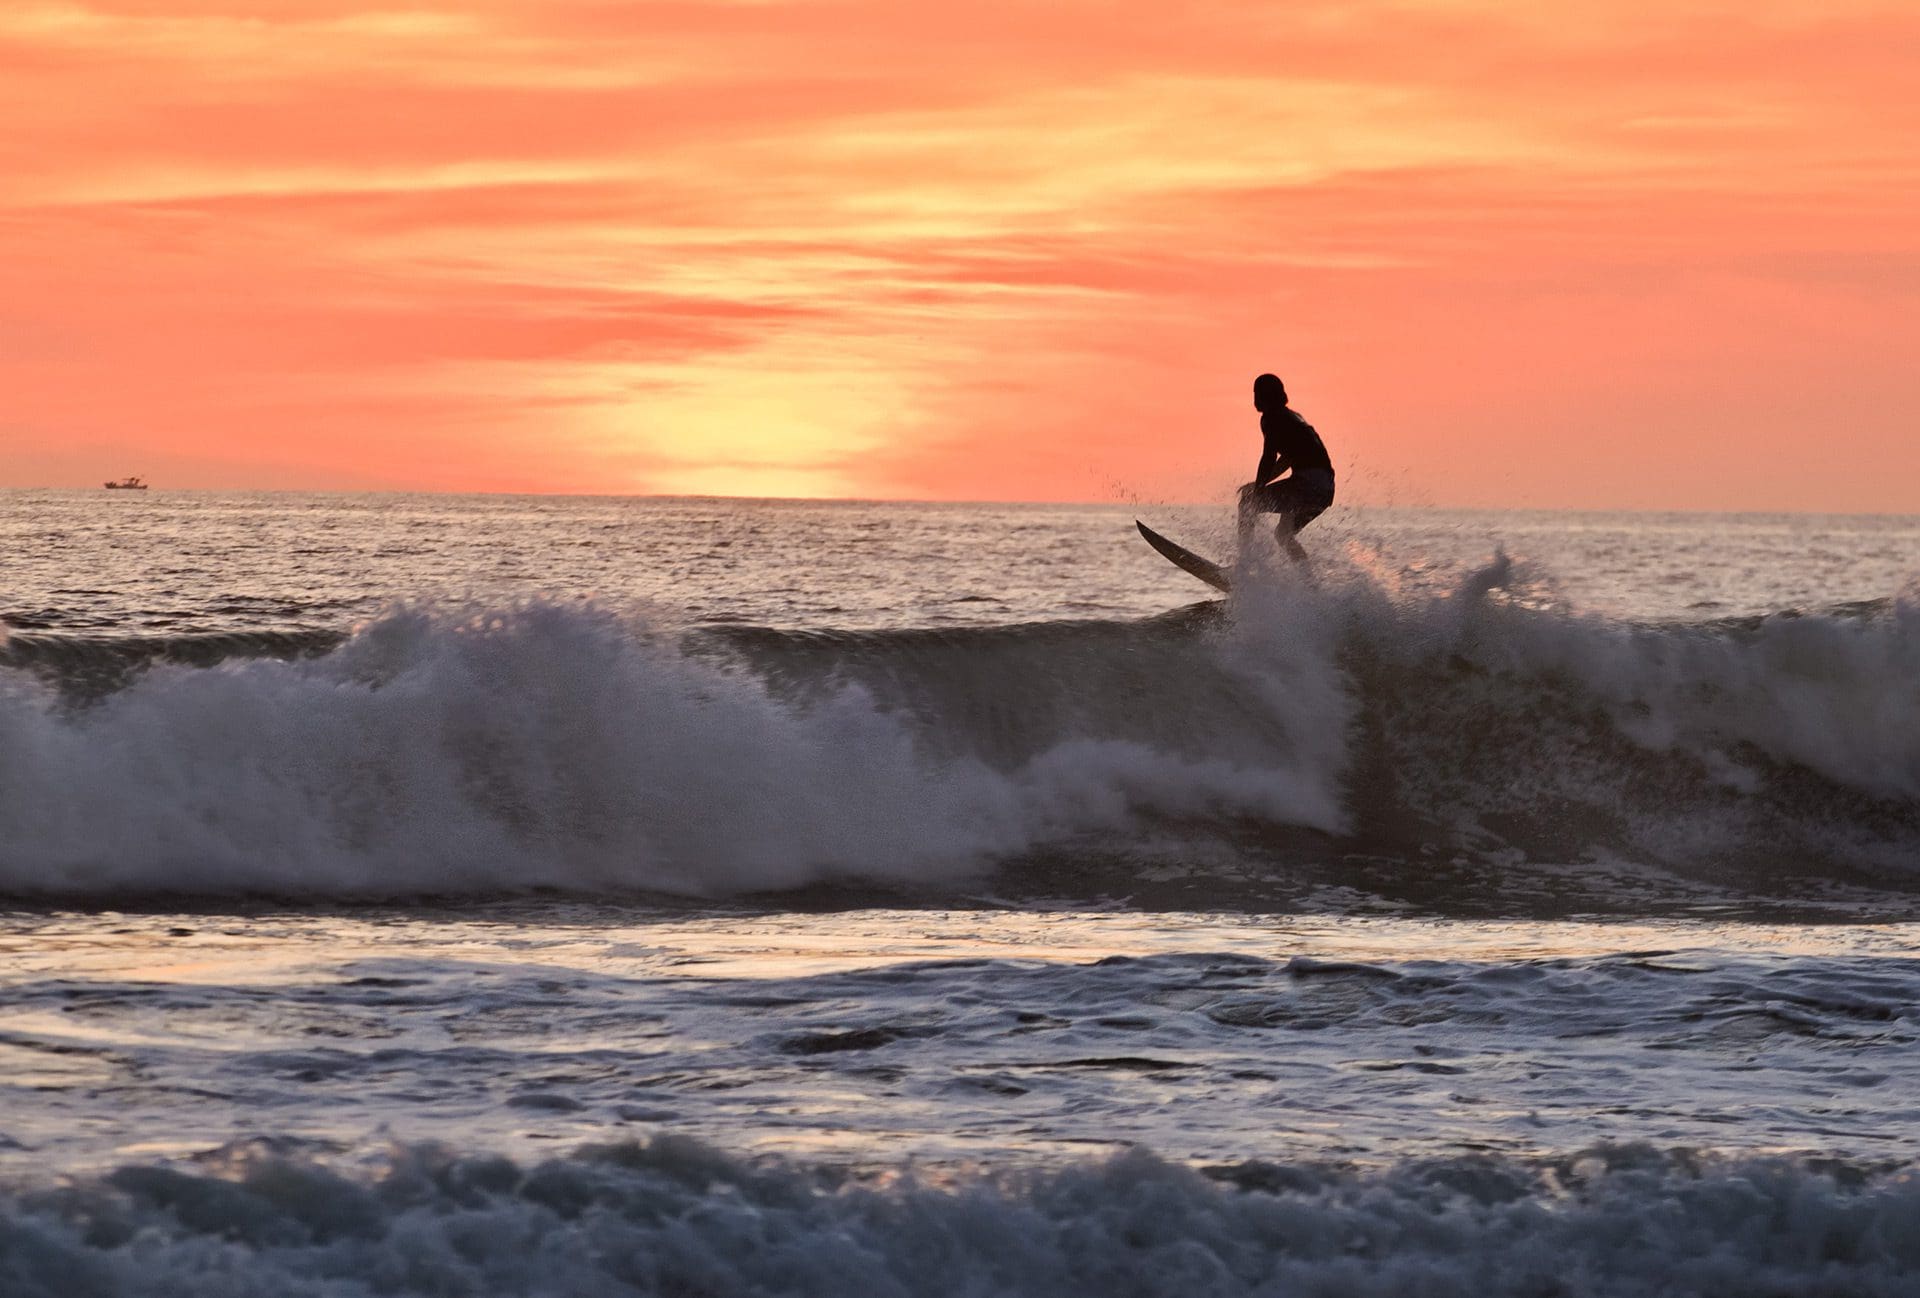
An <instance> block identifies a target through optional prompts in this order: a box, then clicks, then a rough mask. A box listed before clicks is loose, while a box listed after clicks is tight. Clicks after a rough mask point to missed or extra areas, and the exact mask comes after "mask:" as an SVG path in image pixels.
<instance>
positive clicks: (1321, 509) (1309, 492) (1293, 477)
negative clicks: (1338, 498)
mask: <svg viewBox="0 0 1920 1298" xmlns="http://www.w3.org/2000/svg"><path fill="white" fill-rule="evenodd" d="M1332 504H1333V474H1332V473H1331V472H1329V471H1328V470H1326V469H1296V470H1295V471H1294V472H1293V473H1291V474H1289V475H1288V476H1287V477H1284V478H1282V479H1280V481H1278V482H1269V483H1268V484H1267V485H1266V486H1264V487H1255V488H1253V489H1252V490H1251V491H1245V492H1242V493H1241V496H1240V523H1241V526H1243V527H1246V526H1251V525H1252V523H1253V516H1254V515H1255V514H1279V515H1281V516H1282V517H1284V518H1285V519H1286V520H1287V521H1288V522H1290V523H1291V524H1292V525H1293V530H1294V531H1296V532H1297V531H1299V530H1300V529H1301V528H1303V527H1305V526H1306V525H1307V524H1308V523H1311V522H1312V521H1313V520H1314V519H1316V518H1318V517H1320V515H1322V514H1324V513H1326V512H1327V508H1328V507H1329V506H1330V505H1332Z"/></svg>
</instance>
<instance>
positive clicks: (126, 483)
mask: <svg viewBox="0 0 1920 1298" xmlns="http://www.w3.org/2000/svg"><path fill="white" fill-rule="evenodd" d="M146 489H147V483H146V479H144V478H137V477H135V478H122V479H120V480H119V481H118V482H109V483H108V484H107V490H108V491H145V490H146Z"/></svg>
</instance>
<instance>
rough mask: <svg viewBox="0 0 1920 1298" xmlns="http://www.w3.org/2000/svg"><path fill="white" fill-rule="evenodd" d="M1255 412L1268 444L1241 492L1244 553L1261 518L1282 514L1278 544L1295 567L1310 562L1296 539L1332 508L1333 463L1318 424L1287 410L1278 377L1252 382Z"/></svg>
mask: <svg viewBox="0 0 1920 1298" xmlns="http://www.w3.org/2000/svg"><path fill="white" fill-rule="evenodd" d="M1253 408H1254V409H1255V410H1258V411H1259V412H1260V434H1261V436H1262V437H1263V438H1264V439H1265V443H1264V445H1263V446H1262V447H1261V449H1260V467H1258V468H1257V469H1255V470H1254V471H1253V481H1252V482H1249V483H1248V484H1247V485H1246V486H1244V487H1242V488H1240V549H1241V550H1242V552H1244V551H1245V550H1246V548H1247V541H1248V539H1249V538H1250V537H1251V536H1252V535H1253V529H1254V526H1255V524H1256V523H1257V522H1258V521H1259V517H1260V515H1262V514H1278V515H1279V516H1280V522H1279V524H1278V525H1277V526H1276V527H1275V528H1274V529H1273V535H1274V539H1275V540H1277V541H1278V542H1279V543H1280V546H1281V548H1282V549H1284V550H1285V551H1286V552H1287V553H1288V554H1289V555H1291V556H1292V558H1293V561H1294V562H1295V563H1305V562H1306V561H1307V552H1306V551H1305V550H1304V549H1302V548H1301V546H1300V542H1299V540H1298V539H1296V538H1297V534H1298V533H1299V531H1300V529H1301V528H1303V527H1305V526H1306V525H1307V524H1308V523H1311V522H1312V521H1313V520H1314V519H1316V518H1318V517H1320V515H1322V514H1324V513H1325V512H1326V511H1327V506H1329V505H1331V504H1332V503H1333V460H1332V459H1331V458H1329V457H1328V455H1327V448H1326V446H1325V444H1324V443H1322V442H1321V440H1320V434H1319V433H1317V432H1315V431H1314V428H1313V425H1312V424H1310V423H1308V422H1307V421H1306V420H1304V419H1302V418H1301V417H1300V416H1299V415H1298V414H1297V413H1295V412H1294V410H1293V408H1292V407H1291V406H1289V405H1287V388H1286V385H1285V384H1283V383H1282V382H1280V380H1279V379H1278V378H1277V377H1275V376H1274V375H1272V374H1262V375H1261V376H1260V377H1259V378H1257V379H1255V380H1254V381H1253ZM1288 470H1292V472H1291V473H1288ZM1283 473H1286V474H1287V476H1286V477H1284V478H1283V477H1281V476H1280V475H1281V474H1283Z"/></svg>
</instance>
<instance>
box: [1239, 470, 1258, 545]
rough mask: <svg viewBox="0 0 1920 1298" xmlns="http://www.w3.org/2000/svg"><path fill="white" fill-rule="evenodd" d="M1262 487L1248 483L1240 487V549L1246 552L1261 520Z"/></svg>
mask: <svg viewBox="0 0 1920 1298" xmlns="http://www.w3.org/2000/svg"><path fill="white" fill-rule="evenodd" d="M1260 495H1261V492H1260V488H1258V487H1256V486H1254V485H1253V484H1252V483H1248V484H1247V485H1246V486H1244V487H1242V488H1240V549H1241V550H1242V551H1243V552H1244V551H1245V550H1246V548H1247V542H1248V541H1249V540H1251V539H1252V538H1253V529H1254V527H1255V526H1256V525H1257V524H1258V523H1259V522H1260V514H1261V509H1260V505H1261V500H1260Z"/></svg>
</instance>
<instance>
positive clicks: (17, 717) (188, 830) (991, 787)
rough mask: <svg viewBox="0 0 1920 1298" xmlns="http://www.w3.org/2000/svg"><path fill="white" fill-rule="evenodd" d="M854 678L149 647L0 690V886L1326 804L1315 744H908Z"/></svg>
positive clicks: (975, 856) (790, 866)
mask: <svg viewBox="0 0 1920 1298" xmlns="http://www.w3.org/2000/svg"><path fill="white" fill-rule="evenodd" d="M918 730H919V728H918V727H916V726H915V725H913V724H910V722H909V720H908V719H906V718H904V717H902V716H899V715H896V714H894V713H891V712H889V711H888V710H886V709H883V708H881V707H879V706H877V705H876V703H875V701H874V700H873V699H872V697H871V696H870V695H869V694H868V693H867V691H865V690H864V689H862V688H861V687H860V686H858V685H853V684H849V685H844V686H841V687H838V688H833V689H830V690H827V691H825V692H824V693H822V694H821V695H819V696H817V697H815V698H814V699H812V700H811V701H809V702H808V703H807V704H805V705H804V706H803V705H799V704H794V703H787V702H782V701H779V700H777V699H775V698H774V697H772V696H771V695H769V693H768V692H767V688H766V687H765V686H764V685H763V684H762V683H761V682H760V681H759V680H758V679H756V678H755V677H753V676H752V675H750V674H748V673H745V672H742V671H739V670H734V669H729V668H727V667H724V666H720V665H716V664H714V663H713V662H710V661H707V660H703V659H698V658H690V657H688V656H687V655H685V654H684V653H682V652H681V651H680V650H679V649H678V648H676V647H675V646H674V645H673V644H671V643H669V642H667V641H664V640H661V639H659V638H656V637H654V636H652V635H651V634H649V632H648V630H647V628H646V627H645V626H644V625H637V624H635V623H633V622H632V621H629V620H626V619H622V618H618V617H615V616H613V615H611V614H609V613H606V612H603V611H597V610H594V609H591V608H587V607H584V606H561V605H555V604H547V603H532V604H527V605H524V606H521V607H518V608H514V609H510V610H504V611H496V612H492V613H487V614H482V615H478V616H468V615H456V614H448V613H440V612H433V611H426V610H413V611H406V612H400V613H396V614H393V615H391V616H388V617H386V618H384V619H381V620H380V621H378V622H376V623H374V624H372V625H371V626H369V627H368V628H366V629H365V630H364V631H362V632H361V633H360V634H359V635H357V636H356V637H355V638H354V639H353V640H351V641H350V642H349V643H348V644H346V645H345V646H344V647H342V648H341V649H340V650H339V651H337V652H336V653H334V654H331V655H329V656H327V657H325V658H323V659H319V660H317V661H309V662H293V663H287V662H278V661H251V662H232V663H227V664H223V665H222V666H220V667H217V668H214V669H210V670H182V669H173V668H162V669H158V670H155V671H153V672H151V673H149V674H147V675H146V676H144V677H143V678H142V679H140V680H139V681H138V682H137V683H135V684H134V685H132V686H131V687H129V688H127V689H124V690H122V691H119V692H117V693H115V694H113V695H112V696H111V697H109V698H107V699H105V700H104V701H102V702H100V703H99V704H98V705H97V706H94V707H92V708H89V709H86V710H84V711H81V712H77V713H75V712H72V711H69V710H66V709H63V708H61V707H59V706H58V705H57V704H56V701H55V700H54V699H53V698H52V697H51V696H50V695H48V694H47V693H46V692H44V691H35V690H29V689H24V688H22V687H20V685H19V684H18V682H16V683H15V687H14V688H13V689H12V690H10V691H9V692H8V693H7V694H5V695H4V696H0V825H4V826H5V827H6V835H5V839H4V845H0V887H4V888H5V889H6V890H7V891H11V892H16V893H33V892H49V893H86V892H103V891H114V890H136V891H137V890H155V891H207V892H219V891H225V890H238V891H248V892H256V893H278V894H292V895H297V894H316V893H318V894H342V895H351V894H363V895H364V894H372V895H380V894H385V895H393V894H404V893H414V892H465V891H475V890H485V889H498V888H522V887H529V886H538V885H556V886H564V887H575V888H617V889H628V890H630V889H659V890H665V891H674V892H687V893H712V892H727V891H737V890H740V889H755V888H775V887H783V886H791V885H796V884H802V883H807V882H810V881H813V880H816V879H820V878H830V877H845V876H860V877H868V878H881V879H886V878H897V879H917V880H925V879H928V878H937V877H951V876H954V875H960V874H965V873H966V872H969V871H972V870H977V869H979V868H980V867H982V866H983V865H984V864H986V863H988V862H990V861H992V860H993V859H995V858H997V857H1000V856H1003V855H1005V854H1007V853H1009V852H1014V851H1017V850H1020V849H1023V848H1026V847H1029V846H1031V845H1033V844H1035V843H1038V842H1043V841H1046V840H1048V839H1050V838H1055V837H1060V836H1066V835H1072V834H1078V833H1085V832H1089V831H1094V830H1114V829H1122V828H1125V827H1126V826H1127V825H1128V824H1129V823H1130V822H1131V820H1132V818H1133V817H1135V816H1137V815H1140V814H1146V813H1162V814H1173V815H1227V816H1232V815H1246V816H1259V817H1265V818H1269V819H1274V820H1282V821H1290V822H1297V823H1305V824H1320V825H1326V826H1332V825H1334V824H1336V823H1337V822H1338V818H1339V810H1338V804H1337V798H1336V793H1335V790H1334V789H1333V787H1332V784H1331V781H1330V780H1328V779H1326V778H1325V774H1326V773H1325V772H1324V771H1320V770H1316V769H1314V768H1313V766H1312V765H1311V763H1301V764H1293V763H1290V761H1289V759H1288V756H1287V754H1285V753H1284V752H1269V753H1268V754H1267V755H1266V756H1267V758H1268V761H1267V763H1266V764H1265V765H1263V766H1261V767H1259V768H1257V769H1256V768H1252V767H1249V766H1247V765H1244V764H1236V763H1234V762H1231V761H1227V760H1222V759H1217V758H1215V759H1208V758H1196V757H1181V756H1174V755H1170V754H1167V753H1162V752H1157V751H1155V750H1153V749H1152V748H1151V747H1149V746H1147V745H1144V744H1140V743H1134V742H1118V741H1110V740H1100V739H1089V738H1084V737H1079V736H1075V735H1070V734H1069V735H1062V736H1060V737H1059V742H1057V743H1055V744H1052V745H1049V746H1047V747H1046V748H1045V749H1044V750H1043V751H1041V752H1039V753H1037V754H1036V755H1034V756H1033V757H1032V759H1031V760H1030V761H1027V762H1026V763H1024V764H1023V765H1021V766H1020V767H1019V768H1018V769H1014V770H997V769H994V768H992V767H990V766H989V765H987V764H986V763H984V762H982V761H980V760H978V759H977V758H973V757H970V756H967V755H966V754H965V753H964V752H961V753H957V754H950V755H946V756H939V757H935V756H932V755H930V754H929V753H928V752H927V751H925V746H924V745H923V744H922V743H921V741H920V738H919V737H918V736H917V732H918Z"/></svg>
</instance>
